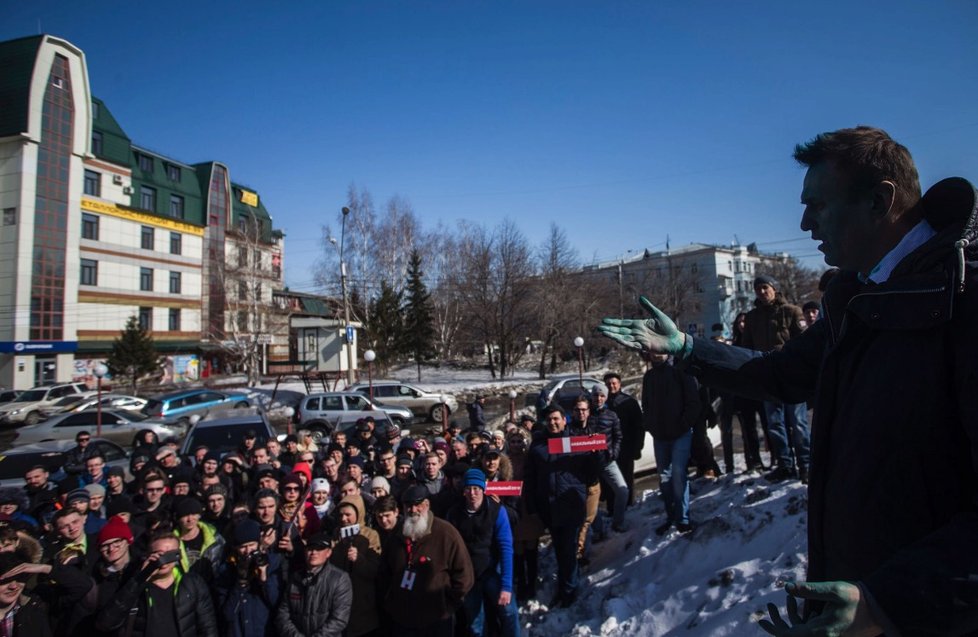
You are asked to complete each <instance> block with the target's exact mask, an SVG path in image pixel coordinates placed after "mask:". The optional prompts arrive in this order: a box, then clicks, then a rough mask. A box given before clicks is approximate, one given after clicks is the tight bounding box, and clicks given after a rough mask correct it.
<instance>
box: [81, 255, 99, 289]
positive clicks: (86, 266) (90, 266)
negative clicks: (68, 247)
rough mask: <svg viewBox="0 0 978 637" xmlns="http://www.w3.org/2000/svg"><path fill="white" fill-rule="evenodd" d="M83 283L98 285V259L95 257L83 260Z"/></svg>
mask: <svg viewBox="0 0 978 637" xmlns="http://www.w3.org/2000/svg"><path fill="white" fill-rule="evenodd" d="M81 284H82V285H98V261H95V260H94V259H82V260H81Z"/></svg>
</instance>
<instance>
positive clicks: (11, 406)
mask: <svg viewBox="0 0 978 637" xmlns="http://www.w3.org/2000/svg"><path fill="white" fill-rule="evenodd" d="M87 391H88V385H86V384H85V383H67V384H63V385H44V386H41V387H34V388H32V389H28V390H25V391H23V392H21V393H20V395H19V396H17V398H16V400H14V401H12V402H9V403H7V404H5V405H0V423H3V424H6V425H19V424H21V423H24V424H28V425H33V424H36V423H37V422H39V421H40V420H41V418H42V413H41V408H43V407H50V406H51V405H53V404H54V403H56V402H57V401H59V400H61V399H62V398H64V397H65V396H70V395H71V394H80V393H83V392H87Z"/></svg>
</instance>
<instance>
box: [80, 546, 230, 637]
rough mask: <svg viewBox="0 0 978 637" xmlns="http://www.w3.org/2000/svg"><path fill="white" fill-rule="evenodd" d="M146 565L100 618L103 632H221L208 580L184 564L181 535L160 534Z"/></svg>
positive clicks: (187, 635)
mask: <svg viewBox="0 0 978 637" xmlns="http://www.w3.org/2000/svg"><path fill="white" fill-rule="evenodd" d="M149 550H150V553H149V556H148V557H147V558H146V560H144V561H143V565H142V567H141V568H140V569H139V570H138V571H136V572H135V573H134V574H133V575H132V576H131V577H130V578H128V579H127V580H126V581H125V582H124V583H123V584H122V586H121V587H120V588H119V593H118V594H117V595H116V596H115V599H113V600H112V603H111V604H109V605H108V606H106V607H105V608H103V609H102V610H101V611H100V612H99V614H98V618H97V619H96V628H97V629H98V630H99V631H102V632H108V633H114V634H117V635H120V636H125V637H217V617H216V616H215V614H214V604H213V603H212V602H211V594H210V591H209V590H208V588H207V584H206V583H205V582H204V580H203V579H202V578H201V577H200V576H199V575H197V574H195V573H184V572H183V571H182V570H181V569H180V568H179V564H178V563H179V561H180V540H178V539H177V538H176V536H174V535H173V532H172V531H168V532H164V533H159V534H156V535H154V536H153V537H152V539H151V540H150V544H149Z"/></svg>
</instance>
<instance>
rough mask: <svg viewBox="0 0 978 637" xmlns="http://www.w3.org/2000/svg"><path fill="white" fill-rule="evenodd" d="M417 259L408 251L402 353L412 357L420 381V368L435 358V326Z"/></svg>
mask: <svg viewBox="0 0 978 637" xmlns="http://www.w3.org/2000/svg"><path fill="white" fill-rule="evenodd" d="M423 276H424V275H423V273H422V272H421V255H420V254H418V251H417V250H412V251H411V260H410V262H409V263H408V273H407V286H406V288H405V291H406V293H407V299H406V300H405V302H404V339H403V343H404V353H406V354H410V355H411V356H413V357H414V362H415V363H416V364H417V366H418V381H419V382H420V381H421V364H422V363H424V362H425V361H429V360H432V359H433V358H434V357H435V324H434V309H433V308H432V305H431V295H430V294H428V288H427V286H425V284H424V279H423Z"/></svg>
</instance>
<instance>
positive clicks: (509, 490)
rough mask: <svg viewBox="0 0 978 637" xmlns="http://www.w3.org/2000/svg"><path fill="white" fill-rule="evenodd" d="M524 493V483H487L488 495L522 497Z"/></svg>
mask: <svg viewBox="0 0 978 637" xmlns="http://www.w3.org/2000/svg"><path fill="white" fill-rule="evenodd" d="M522 492H523V483H522V482H519V481H513V482H487V483H486V495H498V496H507V495H520V494H521V493H522Z"/></svg>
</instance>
